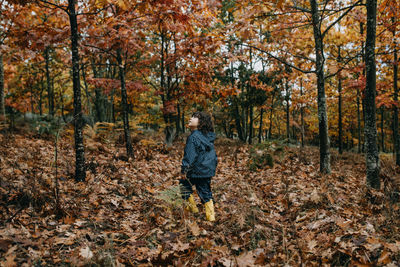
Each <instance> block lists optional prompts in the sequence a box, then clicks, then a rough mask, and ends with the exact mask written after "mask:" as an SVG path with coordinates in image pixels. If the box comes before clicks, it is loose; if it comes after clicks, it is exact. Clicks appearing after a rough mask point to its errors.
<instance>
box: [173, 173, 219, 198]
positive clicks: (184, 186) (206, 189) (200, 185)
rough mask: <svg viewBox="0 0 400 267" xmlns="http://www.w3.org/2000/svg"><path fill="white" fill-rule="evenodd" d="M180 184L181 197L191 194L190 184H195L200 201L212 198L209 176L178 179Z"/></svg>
mask: <svg viewBox="0 0 400 267" xmlns="http://www.w3.org/2000/svg"><path fill="white" fill-rule="evenodd" d="M179 184H180V185H181V194H182V198H183V199H185V200H186V199H188V198H189V196H190V195H191V194H193V188H192V186H193V185H194V186H196V191H197V194H198V195H199V197H200V200H201V203H203V204H204V203H206V202H208V201H209V200H210V199H213V196H212V192H211V177H210V178H186V179H181V180H179Z"/></svg>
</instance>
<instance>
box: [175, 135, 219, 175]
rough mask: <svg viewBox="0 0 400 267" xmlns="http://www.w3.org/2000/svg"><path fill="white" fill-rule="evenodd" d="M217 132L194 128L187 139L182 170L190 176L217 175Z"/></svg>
mask: <svg viewBox="0 0 400 267" xmlns="http://www.w3.org/2000/svg"><path fill="white" fill-rule="evenodd" d="M214 140H215V133H213V132H208V133H207V134H203V133H202V132H201V131H199V130H194V131H192V133H191V134H190V135H189V136H188V138H187V140H186V146H185V152H184V155H183V160H182V166H181V172H182V173H183V174H186V176H187V177H188V178H209V177H213V176H215V170H216V168H217V165H218V158H217V154H216V153H215V149H214Z"/></svg>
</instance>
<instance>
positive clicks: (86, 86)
mask: <svg viewBox="0 0 400 267" xmlns="http://www.w3.org/2000/svg"><path fill="white" fill-rule="evenodd" d="M82 78H83V84H84V85H85V94H86V106H87V109H88V113H89V117H90V121H93V114H92V106H91V104H90V99H91V98H92V97H91V95H90V93H89V88H88V84H87V81H86V71H85V66H82Z"/></svg>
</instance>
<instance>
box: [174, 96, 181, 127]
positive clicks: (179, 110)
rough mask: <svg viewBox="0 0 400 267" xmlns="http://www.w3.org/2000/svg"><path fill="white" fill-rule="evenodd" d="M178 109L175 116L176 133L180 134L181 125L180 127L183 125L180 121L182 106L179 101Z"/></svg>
mask: <svg viewBox="0 0 400 267" xmlns="http://www.w3.org/2000/svg"><path fill="white" fill-rule="evenodd" d="M176 109H177V111H178V114H177V115H176V118H175V125H176V134H178V135H179V133H180V132H181V127H180V126H181V123H180V121H181V107H180V105H179V103H178V104H176Z"/></svg>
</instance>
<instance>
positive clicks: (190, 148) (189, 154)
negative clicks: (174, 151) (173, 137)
mask: <svg viewBox="0 0 400 267" xmlns="http://www.w3.org/2000/svg"><path fill="white" fill-rule="evenodd" d="M197 156H198V154H197V151H196V146H195V142H194V138H193V136H189V137H188V138H187V140H186V146H185V151H184V154H183V159H182V166H181V173H182V174H186V173H187V172H188V171H190V169H192V168H193V163H194V162H195V161H196V158H197Z"/></svg>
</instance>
